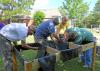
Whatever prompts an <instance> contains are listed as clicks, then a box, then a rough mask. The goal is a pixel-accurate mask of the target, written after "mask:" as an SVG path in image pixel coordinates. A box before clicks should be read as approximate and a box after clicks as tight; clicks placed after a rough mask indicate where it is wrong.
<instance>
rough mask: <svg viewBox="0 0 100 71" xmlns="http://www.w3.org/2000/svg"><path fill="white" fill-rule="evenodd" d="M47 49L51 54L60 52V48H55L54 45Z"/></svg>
mask: <svg viewBox="0 0 100 71" xmlns="http://www.w3.org/2000/svg"><path fill="white" fill-rule="evenodd" d="M46 51H47V53H50V54H54V53H58V52H59V50H57V49H54V48H52V47H48V48H47V50H46Z"/></svg>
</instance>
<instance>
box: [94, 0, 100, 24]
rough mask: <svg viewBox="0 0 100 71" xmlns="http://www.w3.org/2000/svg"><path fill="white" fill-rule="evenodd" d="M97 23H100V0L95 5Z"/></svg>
mask: <svg viewBox="0 0 100 71" xmlns="http://www.w3.org/2000/svg"><path fill="white" fill-rule="evenodd" d="M93 13H94V18H95V24H100V0H98V1H97V3H96V4H95V7H94V11H93Z"/></svg>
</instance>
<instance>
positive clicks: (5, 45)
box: [0, 23, 34, 71]
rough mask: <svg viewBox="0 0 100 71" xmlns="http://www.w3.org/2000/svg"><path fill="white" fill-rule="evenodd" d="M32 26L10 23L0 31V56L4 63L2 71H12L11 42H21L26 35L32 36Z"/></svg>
mask: <svg viewBox="0 0 100 71" xmlns="http://www.w3.org/2000/svg"><path fill="white" fill-rule="evenodd" d="M33 27H34V26H29V27H27V26H26V25H25V24H22V23H19V24H18V23H11V24H8V25H6V26H4V27H3V28H2V29H1V30H0V56H2V60H3V63H4V67H5V70H4V71H12V67H13V66H12V53H11V49H12V48H13V47H12V44H11V42H13V41H18V40H23V39H25V38H26V37H27V36H28V35H31V34H33V31H34V29H33Z"/></svg>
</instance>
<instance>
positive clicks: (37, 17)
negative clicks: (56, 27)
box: [33, 11, 45, 26]
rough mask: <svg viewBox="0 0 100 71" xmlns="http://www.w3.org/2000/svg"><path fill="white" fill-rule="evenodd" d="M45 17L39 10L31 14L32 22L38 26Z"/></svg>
mask: <svg viewBox="0 0 100 71" xmlns="http://www.w3.org/2000/svg"><path fill="white" fill-rule="evenodd" d="M44 18H45V14H44V13H43V12H41V11H36V12H35V14H34V15H33V19H34V22H35V24H36V26H38V25H39V24H40V23H41V22H42V21H43V20H44Z"/></svg>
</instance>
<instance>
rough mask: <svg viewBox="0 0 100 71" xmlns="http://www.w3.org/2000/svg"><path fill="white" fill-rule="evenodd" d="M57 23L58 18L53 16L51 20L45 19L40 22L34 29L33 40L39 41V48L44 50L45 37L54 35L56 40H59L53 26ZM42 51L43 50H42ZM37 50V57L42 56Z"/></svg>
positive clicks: (45, 44) (45, 45)
mask: <svg viewBox="0 0 100 71" xmlns="http://www.w3.org/2000/svg"><path fill="white" fill-rule="evenodd" d="M58 24H59V18H57V17H56V18H53V19H52V20H47V21H44V22H42V23H41V24H40V25H39V26H38V27H37V28H36V30H35V41H36V42H38V43H40V44H41V45H42V46H41V48H42V49H43V50H44V49H45V47H47V45H48V43H47V41H46V40H47V37H48V36H51V37H54V38H55V39H56V40H58V41H60V39H59V37H58V36H57V34H56V33H55V26H56V25H58ZM43 52H44V51H43ZM43 52H41V51H39V52H38V53H39V54H38V55H39V56H38V57H43V56H44V53H43Z"/></svg>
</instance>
